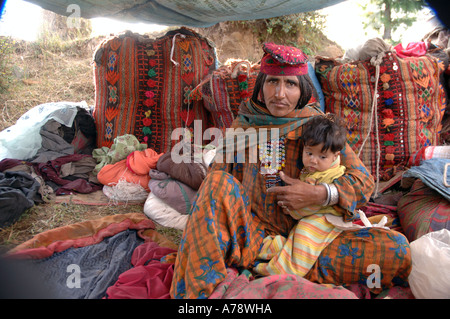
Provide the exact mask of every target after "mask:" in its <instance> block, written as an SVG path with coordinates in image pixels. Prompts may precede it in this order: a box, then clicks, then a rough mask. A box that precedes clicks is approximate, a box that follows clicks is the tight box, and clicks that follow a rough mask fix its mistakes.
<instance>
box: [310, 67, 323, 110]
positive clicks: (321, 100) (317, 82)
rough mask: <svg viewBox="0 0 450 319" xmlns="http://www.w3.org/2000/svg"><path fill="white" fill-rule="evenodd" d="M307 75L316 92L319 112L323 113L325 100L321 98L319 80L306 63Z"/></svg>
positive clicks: (312, 68)
mask: <svg viewBox="0 0 450 319" xmlns="http://www.w3.org/2000/svg"><path fill="white" fill-rule="evenodd" d="M308 75H309V77H310V78H311V80H312V82H313V84H314V88H315V89H316V91H317V95H318V96H319V103H320V110H321V111H322V112H325V98H324V96H323V92H322V87H321V86H320V83H319V80H318V79H317V76H316V71H315V70H314V67H313V66H312V64H311V63H310V62H308Z"/></svg>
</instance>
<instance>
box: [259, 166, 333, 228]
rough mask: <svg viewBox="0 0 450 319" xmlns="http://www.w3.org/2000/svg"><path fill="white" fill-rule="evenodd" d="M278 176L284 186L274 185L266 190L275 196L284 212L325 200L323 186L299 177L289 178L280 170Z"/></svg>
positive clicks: (319, 203)
mask: <svg viewBox="0 0 450 319" xmlns="http://www.w3.org/2000/svg"><path fill="white" fill-rule="evenodd" d="M280 178H281V179H282V180H283V182H284V183H285V184H286V186H274V187H271V188H269V189H268V190H267V192H268V193H273V194H275V195H276V196H277V204H278V205H279V206H281V207H282V208H283V211H284V212H285V213H288V214H289V213H290V211H292V212H294V211H298V210H300V209H302V208H304V207H308V206H313V205H321V204H322V203H323V202H325V199H326V197H327V190H326V189H325V186H323V185H311V184H308V183H305V182H302V181H300V180H299V179H295V178H291V177H289V176H287V175H286V174H284V173H283V172H280ZM292 217H294V216H292ZM301 217H303V216H301ZM301 217H300V218H301ZM294 218H295V217H294ZM296 219H299V218H296Z"/></svg>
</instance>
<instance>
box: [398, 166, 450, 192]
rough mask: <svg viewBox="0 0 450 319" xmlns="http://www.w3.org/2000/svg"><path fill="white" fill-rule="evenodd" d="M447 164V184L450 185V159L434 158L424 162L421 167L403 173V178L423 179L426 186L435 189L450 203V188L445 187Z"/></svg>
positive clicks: (414, 167)
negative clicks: (447, 165)
mask: <svg viewBox="0 0 450 319" xmlns="http://www.w3.org/2000/svg"><path fill="white" fill-rule="evenodd" d="M446 164H449V167H448V169H447V175H446V177H447V178H446V183H447V184H449V185H450V159H446V158H432V159H429V160H425V161H422V163H421V164H420V166H413V167H411V168H410V169H409V170H407V171H406V172H405V173H403V177H415V178H419V179H421V180H422V182H423V183H424V184H425V185H427V186H428V187H430V188H432V189H434V190H435V191H437V192H438V193H439V194H441V195H442V196H444V197H445V198H446V199H447V200H449V201H450V188H449V187H446V186H445V185H444V170H445V165H446Z"/></svg>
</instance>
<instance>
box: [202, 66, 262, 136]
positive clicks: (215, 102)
mask: <svg viewBox="0 0 450 319" xmlns="http://www.w3.org/2000/svg"><path fill="white" fill-rule="evenodd" d="M259 67H260V66H259V64H253V65H252V64H251V63H250V62H248V61H246V60H229V61H227V63H226V64H225V65H224V66H221V67H220V68H219V69H217V70H215V71H214V72H212V73H211V74H209V75H208V76H206V77H205V78H204V79H203V81H202V83H201V85H199V87H198V88H196V90H197V93H198V96H199V97H201V98H202V99H203V105H204V106H205V108H206V109H207V110H208V111H210V112H211V115H212V119H213V126H214V127H217V128H228V127H230V126H231V123H232V122H233V120H234V119H235V117H236V115H237V114H238V111H239V106H240V105H241V103H242V102H243V101H246V100H248V99H249V98H250V96H251V94H252V92H253V88H254V86H255V82H256V77H257V76H258V73H259Z"/></svg>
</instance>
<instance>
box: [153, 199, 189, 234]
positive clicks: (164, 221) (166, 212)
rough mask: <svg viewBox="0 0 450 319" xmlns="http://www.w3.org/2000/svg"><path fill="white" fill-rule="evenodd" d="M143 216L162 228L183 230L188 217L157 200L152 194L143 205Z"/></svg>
mask: <svg viewBox="0 0 450 319" xmlns="http://www.w3.org/2000/svg"><path fill="white" fill-rule="evenodd" d="M144 214H145V215H146V216H147V217H148V218H150V219H151V220H153V221H154V222H156V223H158V224H160V225H161V226H164V227H171V228H176V229H181V230H184V227H185V226H186V223H187V219H188V218H189V215H186V214H180V213H179V212H178V211H176V210H175V209H174V208H172V207H170V206H169V205H167V204H166V203H164V202H163V201H162V200H161V199H159V198H158V197H157V196H156V195H155V194H154V193H150V194H149V195H148V197H147V199H146V201H145V204H144Z"/></svg>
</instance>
